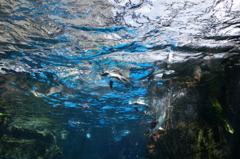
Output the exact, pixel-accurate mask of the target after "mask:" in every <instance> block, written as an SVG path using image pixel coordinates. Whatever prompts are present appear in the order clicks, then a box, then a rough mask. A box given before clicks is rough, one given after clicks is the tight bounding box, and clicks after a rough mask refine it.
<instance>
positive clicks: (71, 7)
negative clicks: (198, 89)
mask: <svg viewBox="0 0 240 159" xmlns="http://www.w3.org/2000/svg"><path fill="white" fill-rule="evenodd" d="M11 2H12V3H8V2H7V1H4V2H3V3H2V4H1V5H0V7H1V12H0V17H1V20H0V22H1V31H0V47H1V50H0V57H1V59H0V67H1V70H0V73H1V79H0V82H1V88H7V91H5V90H4V89H1V91H0V93H1V98H2V99H3V101H7V100H8V99H9V97H10V98H11V101H12V103H11V104H10V106H9V108H7V109H6V110H5V111H6V112H7V113H9V114H12V115H13V116H14V118H13V121H12V125H18V126H22V127H24V128H30V129H32V128H34V129H39V130H45V131H54V132H59V133H60V134H61V133H62V131H60V130H61V129H63V130H67V131H69V135H67V136H69V137H67V140H68V141H66V145H68V146H69V148H66V147H67V146H66V147H65V148H66V150H65V154H66V155H67V156H68V158H75V157H77V155H79V154H80V152H81V154H82V158H86V156H87V154H89V153H90V152H89V151H88V150H86V149H96V151H95V152H92V154H93V156H92V158H94V155H95V156H98V157H99V156H100V157H101V156H102V158H104V157H106V158H107V157H108V158H110V157H112V155H113V154H112V153H110V152H109V150H108V149H110V148H112V147H113V148H114V146H112V144H116V145H115V147H117V146H120V147H123V146H121V140H122V139H123V140H125V138H127V137H128V136H131V135H135V134H137V135H135V137H136V139H134V140H140V141H139V142H140V143H142V142H143V134H144V132H145V130H146V129H148V126H149V124H150V122H151V120H152V119H154V118H159V119H160V117H165V111H166V109H167V108H166V104H164V103H166V100H167V98H168V95H169V93H168V92H170V91H171V89H174V88H175V87H174V86H173V87H170V84H169V80H168V79H163V77H164V76H167V77H168V76H169V78H175V76H178V74H177V72H178V71H179V70H180V71H181V64H182V65H183V66H184V63H185V62H186V61H188V60H191V59H192V60H193V65H200V66H203V65H206V62H205V61H206V60H209V59H216V58H225V57H227V56H228V55H229V54H231V53H234V52H237V51H239V47H238V45H236V44H237V41H236V39H237V38H239V36H238V33H239V27H238V25H239V18H238V17H239V16H238V15H239V11H238V8H239V5H240V3H239V2H237V0H233V1H221V2H219V3H215V1H204V2H202V1H201V2H200V1H199V2H198V1H194V2H192V1H184V2H178V1H161V2H160V1H155V0H152V1H144V0H139V1H138V0H135V1H112V0H109V1H91V2H89V1H86V0H81V1H65V0H61V1H60V0H59V1H55V0H52V1H32V0H29V1H27V0H21V1H14V0H12V1H11ZM220 37H221V38H220ZM174 64H179V65H180V66H179V67H176V66H175V65H174ZM183 68H186V69H188V68H189V70H186V76H192V70H193V69H192V67H191V68H190V67H185V66H184V67H183ZM114 69H118V71H120V72H121V73H122V74H123V75H124V76H126V77H127V78H129V79H130V81H131V83H132V85H133V87H130V88H128V87H125V85H124V84H121V83H113V89H114V91H111V89H110V86H109V78H108V77H102V76H100V72H101V71H102V70H105V71H106V70H109V71H111V70H114ZM152 70H154V71H152ZM151 76H152V77H151ZM143 97H144V98H143ZM139 98H142V99H143V102H145V103H146V104H145V105H147V107H144V106H139V104H138V105H137V106H136V103H135V105H133V104H131V102H130V101H134V100H137V99H139ZM15 101H21V102H22V103H24V104H17V105H15ZM148 107H149V108H148ZM4 109H5V108H4ZM39 116H41V117H39ZM27 117H30V118H29V119H26V118H27ZM161 119H162V118H161ZM25 120H28V122H26V121H25ZM45 121H52V122H46V123H45ZM144 121H145V122H146V123H145V124H141V123H142V122H144ZM162 122H163V121H162ZM159 126H162V125H161V124H160V125H159ZM53 127H54V129H53ZM64 133H65V131H64ZM64 133H62V135H64ZM102 136H104V137H103V138H102ZM131 137H132V136H131ZM129 138H130V137H129ZM76 139H77V140H78V141H79V142H82V143H85V144H84V146H83V145H81V144H80V145H78V142H76V141H71V140H76ZM85 139H88V140H85ZM103 139H104V140H103ZM105 140H106V141H108V143H109V145H107V147H106V150H104V154H101V150H102V149H101V148H100V147H101V144H102V142H104V141H105ZM115 141H119V145H118V143H116V142H115ZM123 142H124V141H123ZM76 145H78V146H76ZM93 145H94V146H95V147H92V146H93ZM142 145H144V144H143V143H142ZM142 145H140V146H142ZM83 147H86V149H85V148H83ZM79 149H80V150H81V151H79V152H77V151H78V150H79ZM112 151H113V152H118V151H117V150H112ZM76 152H77V153H76ZM74 153H76V154H77V155H73V154H74ZM137 153H139V154H137ZM144 153H145V150H143V151H141V152H137V151H136V155H140V156H141V155H142V157H144ZM80 158H81V157H80Z"/></svg>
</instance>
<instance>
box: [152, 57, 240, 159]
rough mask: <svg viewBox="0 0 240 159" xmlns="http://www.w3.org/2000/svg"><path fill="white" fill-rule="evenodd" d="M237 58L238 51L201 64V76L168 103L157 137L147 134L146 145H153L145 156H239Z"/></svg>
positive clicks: (199, 158) (205, 158) (214, 158)
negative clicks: (162, 127) (230, 55)
mask: <svg viewBox="0 0 240 159" xmlns="http://www.w3.org/2000/svg"><path fill="white" fill-rule="evenodd" d="M239 59H240V56H239V55H234V56H232V57H230V58H227V59H224V60H221V61H220V60H212V61H210V62H211V67H209V65H208V67H202V68H201V69H202V72H203V74H202V76H201V80H199V81H195V82H194V83H193V84H192V85H190V86H189V85H187V87H186V88H184V89H187V90H188V91H187V93H186V94H185V95H184V96H183V97H181V98H178V99H177V100H175V101H174V102H172V103H171V105H173V108H172V110H171V111H170V113H169V115H168V117H167V118H166V121H165V131H164V132H163V131H160V130H158V131H156V132H155V133H158V134H160V138H158V139H157V140H156V141H154V140H153V139H154V136H153V135H152V134H150V135H149V136H148V140H149V142H148V147H149V145H154V150H153V151H148V157H147V158H148V159H161V158H162V159H185V158H188V159H227V158H229V159H235V158H236V159H237V158H239V157H240V156H239V154H238V150H239V141H240V137H239V122H240V118H239V103H240V101H239V98H238V97H237V96H238V95H239V93H240V92H239V91H240V88H239V80H240V74H238V73H237V72H239V71H240V65H239V64H240V63H239ZM213 64H214V65H213ZM180 78H181V79H183V77H181V76H179V79H180ZM193 78H194V77H193ZM185 79H186V78H185ZM176 83H183V82H182V81H181V82H180V80H178V81H176ZM185 83H186V82H185ZM179 88H180V86H179ZM182 88H183V87H182V86H181V89H182Z"/></svg>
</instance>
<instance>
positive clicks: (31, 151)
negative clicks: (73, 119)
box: [0, 117, 64, 159]
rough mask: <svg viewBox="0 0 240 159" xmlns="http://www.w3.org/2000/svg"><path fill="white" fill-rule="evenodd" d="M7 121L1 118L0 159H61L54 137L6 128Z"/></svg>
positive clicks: (27, 130)
mask: <svg viewBox="0 0 240 159" xmlns="http://www.w3.org/2000/svg"><path fill="white" fill-rule="evenodd" d="M8 120H9V119H7V118H3V117H1V121H2V124H3V125H4V126H3V127H2V129H1V130H2V131H1V132H2V133H1V138H0V158H10V159H16V158H19V159H20V158H21V159H23V158H26V159H28V158H36V159H47V158H51V159H63V158H64V156H63V154H62V148H61V147H59V145H58V144H57V141H56V136H54V135H53V134H52V133H49V132H44V131H34V130H30V129H25V128H22V127H19V126H8V125H7V124H6V121H8Z"/></svg>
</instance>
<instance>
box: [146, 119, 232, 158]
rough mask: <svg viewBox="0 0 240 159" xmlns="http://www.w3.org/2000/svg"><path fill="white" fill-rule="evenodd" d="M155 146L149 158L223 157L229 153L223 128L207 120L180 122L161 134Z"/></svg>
mask: <svg viewBox="0 0 240 159" xmlns="http://www.w3.org/2000/svg"><path fill="white" fill-rule="evenodd" d="M155 146H156V148H155V150H154V153H153V155H152V157H149V159H150V158H152V159H155V158H156V159H161V158H163V159H179V158H181V159H183V158H187V159H223V158H226V156H227V154H228V148H227V142H226V140H225V139H224V137H223V130H222V128H221V127H220V126H212V125H209V124H207V122H205V121H199V122H192V123H188V124H180V125H179V126H178V128H177V129H171V130H169V131H168V132H167V134H165V135H164V136H161V138H160V139H159V140H157V142H156V143H155Z"/></svg>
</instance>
